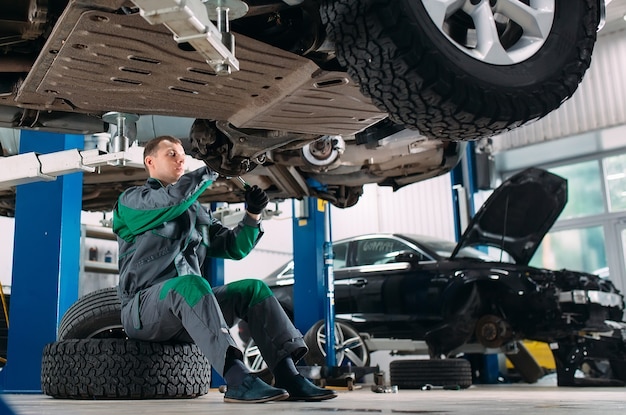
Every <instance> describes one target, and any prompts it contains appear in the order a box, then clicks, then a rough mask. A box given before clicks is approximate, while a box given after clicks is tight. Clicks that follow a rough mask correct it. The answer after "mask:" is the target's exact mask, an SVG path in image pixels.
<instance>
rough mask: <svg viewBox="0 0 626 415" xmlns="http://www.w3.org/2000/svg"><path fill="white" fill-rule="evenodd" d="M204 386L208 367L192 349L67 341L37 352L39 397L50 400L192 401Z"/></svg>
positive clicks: (204, 390)
mask: <svg viewBox="0 0 626 415" xmlns="http://www.w3.org/2000/svg"><path fill="white" fill-rule="evenodd" d="M210 384H211V366H210V365H209V361H208V360H207V359H206V357H205V356H204V355H203V354H202V352H201V351H200V349H198V347H197V346H196V345H195V344H189V343H184V344H181V343H179V344H168V343H150V342H142V341H136V340H124V339H72V340H63V341H58V342H55V343H49V344H47V345H46V346H45V348H44V350H43V358H42V363H41V386H42V391H43V393H44V394H46V395H49V396H52V397H54V398H69V399H154V398H195V397H198V396H201V395H205V394H206V393H207V392H208V391H209V387H210Z"/></svg>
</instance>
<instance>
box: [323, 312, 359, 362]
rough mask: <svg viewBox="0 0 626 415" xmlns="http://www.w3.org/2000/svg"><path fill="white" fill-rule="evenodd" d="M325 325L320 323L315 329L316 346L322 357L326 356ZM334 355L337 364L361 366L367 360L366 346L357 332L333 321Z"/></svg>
mask: <svg viewBox="0 0 626 415" xmlns="http://www.w3.org/2000/svg"><path fill="white" fill-rule="evenodd" d="M325 327H326V326H325V325H321V326H320V327H319V328H318V329H317V336H316V338H317V346H318V347H319V350H320V351H321V352H322V356H324V357H326V330H325ZM335 355H336V358H337V366H347V365H348V363H350V364H351V365H353V366H357V367H363V366H365V365H366V364H367V362H368V360H369V354H368V352H367V348H366V347H365V343H364V342H363V339H362V338H361V336H359V333H357V332H356V331H355V330H353V329H352V328H350V327H348V326H345V325H343V324H340V323H335Z"/></svg>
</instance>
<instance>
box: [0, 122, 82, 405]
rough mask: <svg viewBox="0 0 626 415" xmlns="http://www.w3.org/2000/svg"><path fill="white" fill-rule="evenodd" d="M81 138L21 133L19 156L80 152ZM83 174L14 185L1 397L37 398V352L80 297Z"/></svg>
mask: <svg viewBox="0 0 626 415" xmlns="http://www.w3.org/2000/svg"><path fill="white" fill-rule="evenodd" d="M83 140H84V138H83V136H82V135H62V134H52V133H41V132H33V131H22V133H21V137H20V153H27V152H37V153H44V154H45V153H52V152H56V151H60V150H68V149H76V148H82V147H83ZM82 183H83V174H82V173H72V174H68V175H64V176H60V177H58V178H56V180H54V181H49V182H37V183H29V184H22V185H19V186H17V194H16V213H15V242H14V253H13V280H12V284H11V285H12V286H11V303H10V312H9V315H10V336H9V338H8V345H7V347H8V350H7V363H6V366H5V367H4V368H3V369H2V371H1V372H0V389H1V390H2V391H3V392H14V393H41V380H40V379H41V353H42V351H43V348H44V346H45V345H46V344H47V343H50V342H54V341H56V335H57V326H58V324H59V321H60V319H61V317H62V316H63V313H65V311H66V310H67V309H68V308H69V306H70V305H71V304H72V303H74V302H75V301H76V299H77V298H78V276H79V269H78V265H77V264H78V263H79V255H80V214H81V207H82V188H83V186H82Z"/></svg>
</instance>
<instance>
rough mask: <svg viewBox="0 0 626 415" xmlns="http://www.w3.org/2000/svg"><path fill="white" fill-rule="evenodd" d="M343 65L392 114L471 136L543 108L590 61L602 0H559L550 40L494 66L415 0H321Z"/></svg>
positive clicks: (424, 129)
mask: <svg viewBox="0 0 626 415" xmlns="http://www.w3.org/2000/svg"><path fill="white" fill-rule="evenodd" d="M320 11H321V17H322V22H323V23H324V24H325V25H326V30H327V34H328V36H329V38H330V39H331V40H333V41H334V42H335V45H336V51H337V57H338V60H339V63H340V64H341V65H342V66H344V67H345V68H347V70H348V73H349V75H350V77H351V78H352V79H353V80H354V81H355V82H357V83H358V84H359V87H360V88H361V92H362V93H363V94H364V95H365V96H367V97H370V98H371V99H372V101H373V103H374V104H375V105H376V106H377V107H378V108H380V109H381V110H382V111H385V112H388V113H389V115H390V118H391V119H392V120H393V121H394V122H396V123H398V124H401V125H404V126H405V127H407V128H417V129H418V130H419V131H420V132H421V133H422V134H424V135H426V136H428V137H430V138H435V139H444V140H474V139H478V138H480V137H487V136H490V135H493V134H496V133H500V132H503V131H506V130H508V129H511V128H515V127H517V126H519V125H521V124H523V123H525V122H527V121H531V120H534V119H537V118H540V117H543V116H545V115H546V114H548V113H549V112H550V111H552V110H554V109H556V108H558V107H559V106H560V105H561V103H562V102H563V101H564V100H565V99H567V98H569V97H571V95H572V94H573V93H574V91H575V90H576V88H577V87H578V84H579V83H580V81H581V80H582V77H583V75H584V73H585V72H586V70H587V69H588V68H589V66H590V64H591V53H592V51H593V47H594V44H595V40H596V28H597V24H598V17H599V13H598V1H597V0H577V1H572V0H556V4H555V15H554V22H553V26H552V30H551V32H550V33H549V34H548V35H547V37H546V39H545V44H544V45H543V46H542V47H541V48H540V49H539V50H538V51H537V52H536V53H534V55H532V56H530V57H529V58H527V59H526V60H523V61H521V62H518V63H514V64H511V65H495V64H488V63H487V62H484V61H480V60H478V59H475V58H473V57H471V56H469V55H467V54H465V53H464V52H463V51H461V50H460V49H459V48H458V47H457V46H456V45H455V44H454V43H453V42H452V41H451V40H449V39H448V38H447V37H446V36H445V35H444V34H443V33H442V32H441V31H440V30H439V28H438V27H436V25H435V24H434V23H433V21H432V20H431V18H430V16H429V15H428V12H427V11H426V9H425V8H424V5H423V3H422V1H418V0H359V1H354V0H323V1H322V7H321V9H320Z"/></svg>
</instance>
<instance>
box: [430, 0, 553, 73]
mask: <svg viewBox="0 0 626 415" xmlns="http://www.w3.org/2000/svg"><path fill="white" fill-rule="evenodd" d="M555 1H556V0H457V1H453V2H450V1H448V2H442V1H439V0H422V2H423V5H424V8H425V9H426V12H427V13H428V15H429V16H430V18H431V20H432V21H433V23H434V24H435V25H436V26H437V28H439V30H440V31H441V32H442V33H443V34H444V35H445V36H446V37H447V38H448V40H449V41H450V42H452V44H454V46H456V47H457V48H458V49H460V50H461V51H463V52H464V53H465V54H467V55H469V56H471V57H473V58H474V59H477V60H479V61H482V62H485V63H489V64H493V65H512V64H515V63H520V62H523V61H526V60H528V59H529V58H531V57H532V56H533V55H534V54H535V53H537V51H538V50H539V49H540V48H541V47H542V46H543V44H544V43H545V41H546V40H547V38H548V36H549V35H550V32H551V30H552V24H553V21H554V15H555Z"/></svg>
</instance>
